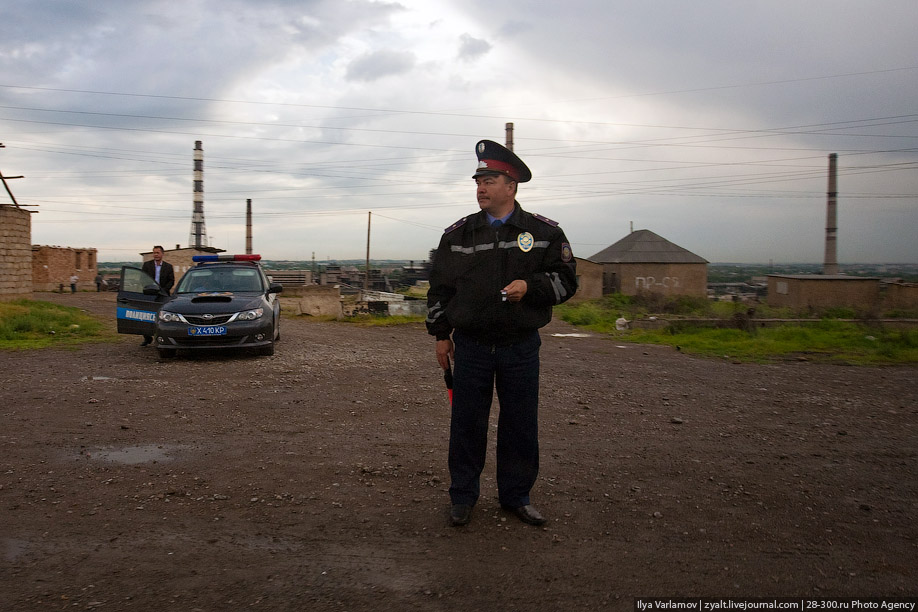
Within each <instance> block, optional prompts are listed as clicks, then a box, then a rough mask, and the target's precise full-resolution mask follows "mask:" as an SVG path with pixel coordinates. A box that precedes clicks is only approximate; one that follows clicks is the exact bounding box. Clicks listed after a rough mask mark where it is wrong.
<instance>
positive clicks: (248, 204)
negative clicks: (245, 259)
mask: <svg viewBox="0 0 918 612" xmlns="http://www.w3.org/2000/svg"><path fill="white" fill-rule="evenodd" d="M245 254H246V255H251V254H252V200H251V199H248V200H246V201H245Z"/></svg>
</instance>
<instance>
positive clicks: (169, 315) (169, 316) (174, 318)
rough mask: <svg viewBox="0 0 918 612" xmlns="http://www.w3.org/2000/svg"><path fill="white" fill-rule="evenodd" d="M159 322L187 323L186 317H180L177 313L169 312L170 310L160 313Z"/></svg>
mask: <svg viewBox="0 0 918 612" xmlns="http://www.w3.org/2000/svg"><path fill="white" fill-rule="evenodd" d="M159 320H160V321H165V322H166V323H187V322H188V321H186V320H185V317H183V316H182V315H180V314H179V313H177V312H169V311H168V310H160V311H159Z"/></svg>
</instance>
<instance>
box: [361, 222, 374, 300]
mask: <svg viewBox="0 0 918 612" xmlns="http://www.w3.org/2000/svg"><path fill="white" fill-rule="evenodd" d="M372 219H373V213H372V212H368V213H367V274H366V276H365V277H364V278H363V289H364V291H369V290H370V221H372Z"/></svg>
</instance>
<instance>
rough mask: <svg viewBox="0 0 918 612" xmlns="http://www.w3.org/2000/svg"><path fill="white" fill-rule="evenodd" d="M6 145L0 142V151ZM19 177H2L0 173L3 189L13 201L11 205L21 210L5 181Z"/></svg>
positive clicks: (19, 177)
mask: <svg viewBox="0 0 918 612" xmlns="http://www.w3.org/2000/svg"><path fill="white" fill-rule="evenodd" d="M5 148H6V145H5V144H3V143H2V142H0V149H5ZM21 178H23V177H21V176H3V172H2V171H0V181H3V187H4V188H5V189H6V192H7V193H8V194H9V195H10V199H11V200H12V201H13V204H15V205H16V208H22V207H21V206H19V202H17V201H16V196H14V195H13V192H12V190H11V189H10V186H9V185H8V184H7V182H6V179H21Z"/></svg>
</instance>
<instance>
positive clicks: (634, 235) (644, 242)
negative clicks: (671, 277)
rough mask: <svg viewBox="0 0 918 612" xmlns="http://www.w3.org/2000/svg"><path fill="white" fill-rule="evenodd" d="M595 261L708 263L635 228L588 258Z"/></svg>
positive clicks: (670, 243) (660, 238)
mask: <svg viewBox="0 0 918 612" xmlns="http://www.w3.org/2000/svg"><path fill="white" fill-rule="evenodd" d="M589 259H590V261H595V262H596V263H703V264H706V263H708V260H707V259H705V258H703V257H699V256H698V255H695V254H694V253H692V252H691V251H687V250H686V249H683V248H682V247H681V246H679V245H677V244H673V243H672V242H670V241H669V240H667V239H666V238H663V237H662V236H658V235H657V234H654V233H653V232H652V231H650V230H636V231H633V232H631V233H630V234H628V235H627V236H625V237H624V238H622V239H621V240H619V241H618V242H616V243H615V244H613V245H612V246H610V247H606V248H605V249H603V250H601V251H600V252H598V253H596V254H595V255H593V256H592V257H590V258H589Z"/></svg>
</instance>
